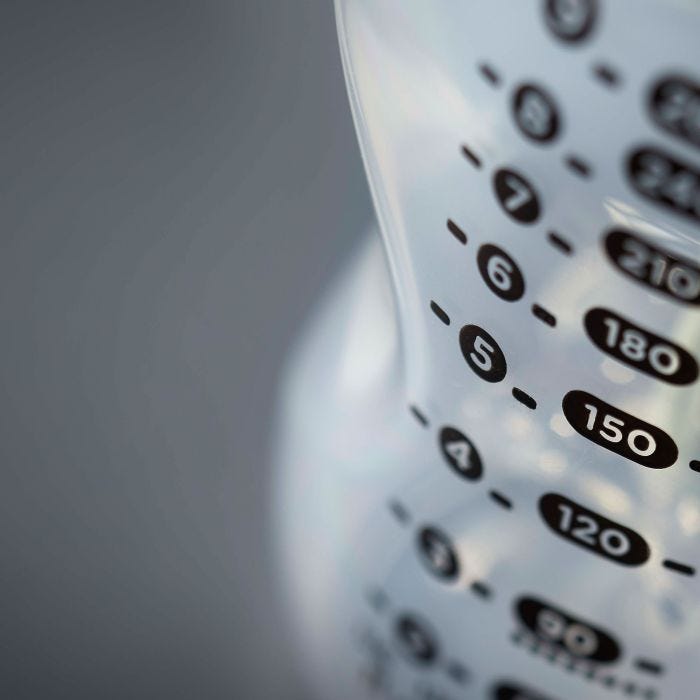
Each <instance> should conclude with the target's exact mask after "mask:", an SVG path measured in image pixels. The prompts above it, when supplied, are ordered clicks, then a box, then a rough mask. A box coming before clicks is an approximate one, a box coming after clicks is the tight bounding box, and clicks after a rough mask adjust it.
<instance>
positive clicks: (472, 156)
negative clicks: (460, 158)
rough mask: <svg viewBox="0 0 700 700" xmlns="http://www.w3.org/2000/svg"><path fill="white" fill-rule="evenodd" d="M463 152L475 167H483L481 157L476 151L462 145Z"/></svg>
mask: <svg viewBox="0 0 700 700" xmlns="http://www.w3.org/2000/svg"><path fill="white" fill-rule="evenodd" d="M462 153H463V154H464V156H465V158H467V160H468V161H470V162H471V164H472V165H473V166H474V167H475V168H480V167H481V158H479V156H477V155H476V153H474V151H472V150H470V149H469V148H468V147H467V146H464V145H462Z"/></svg>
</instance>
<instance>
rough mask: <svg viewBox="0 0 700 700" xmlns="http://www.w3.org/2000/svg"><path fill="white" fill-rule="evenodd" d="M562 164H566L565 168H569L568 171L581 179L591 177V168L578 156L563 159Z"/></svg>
mask: <svg viewBox="0 0 700 700" xmlns="http://www.w3.org/2000/svg"><path fill="white" fill-rule="evenodd" d="M564 163H566V167H567V168H569V170H573V171H574V173H576V175H579V176H581V177H590V176H591V166H590V165H588V163H586V161H585V160H581V158H579V157H578V156H567V157H566V158H565V159H564Z"/></svg>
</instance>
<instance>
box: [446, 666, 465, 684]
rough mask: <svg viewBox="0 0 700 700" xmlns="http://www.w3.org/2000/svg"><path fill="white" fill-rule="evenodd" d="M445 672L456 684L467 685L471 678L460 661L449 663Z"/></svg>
mask: <svg viewBox="0 0 700 700" xmlns="http://www.w3.org/2000/svg"><path fill="white" fill-rule="evenodd" d="M445 671H446V672H447V675H448V676H449V677H450V678H451V679H452V680H453V681H455V683H465V682H466V681H467V679H468V678H469V671H467V669H466V668H465V667H464V666H463V665H462V664H461V663H459V661H448V663H447V668H446V669H445Z"/></svg>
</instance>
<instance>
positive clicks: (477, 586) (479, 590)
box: [471, 581, 493, 600]
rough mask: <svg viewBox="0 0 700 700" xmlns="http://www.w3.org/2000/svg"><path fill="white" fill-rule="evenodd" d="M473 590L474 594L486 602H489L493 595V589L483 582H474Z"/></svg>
mask: <svg viewBox="0 0 700 700" xmlns="http://www.w3.org/2000/svg"><path fill="white" fill-rule="evenodd" d="M471 589H472V592H473V593H475V594H476V595H478V596H479V598H483V599H484V600H488V599H489V598H490V597H491V596H492V595H493V591H492V590H491V588H490V587H489V586H487V585H486V584H485V583H482V582H481V581H474V583H472V585H471Z"/></svg>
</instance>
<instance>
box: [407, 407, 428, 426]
mask: <svg viewBox="0 0 700 700" xmlns="http://www.w3.org/2000/svg"><path fill="white" fill-rule="evenodd" d="M409 408H410V409H411V413H412V414H413V415H414V416H415V418H416V420H417V421H418V422H419V423H420V424H421V425H422V426H423V427H424V428H427V427H428V425H430V423H429V422H428V419H427V418H426V417H425V416H424V415H423V414H422V413H421V412H420V410H419V409H418V407H417V406H413V405H411V406H409Z"/></svg>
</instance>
